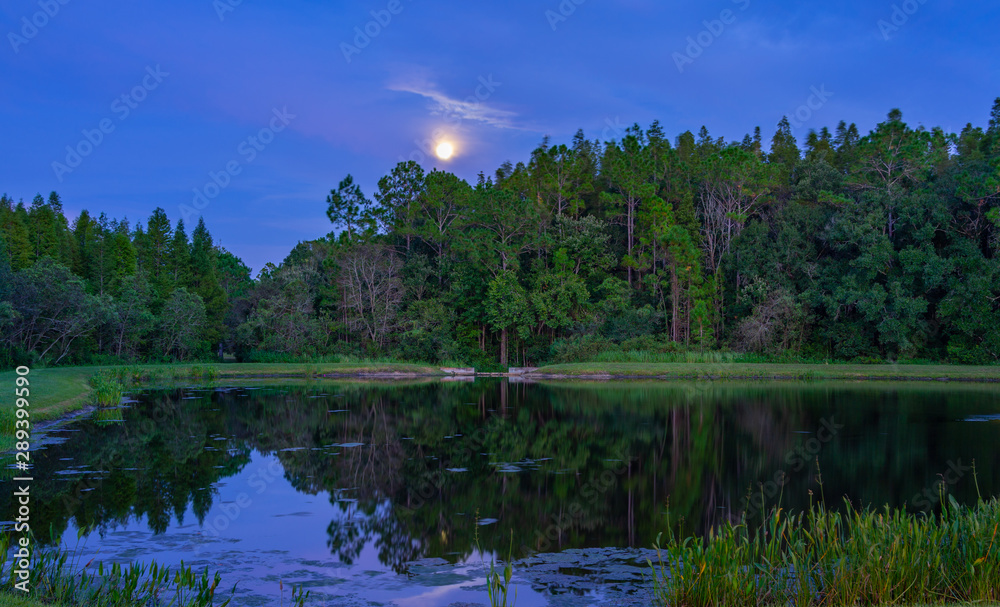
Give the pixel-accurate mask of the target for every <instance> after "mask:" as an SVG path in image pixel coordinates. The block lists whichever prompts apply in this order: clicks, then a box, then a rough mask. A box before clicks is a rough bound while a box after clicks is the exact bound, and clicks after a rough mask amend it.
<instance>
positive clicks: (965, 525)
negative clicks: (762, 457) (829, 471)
mask: <svg viewBox="0 0 1000 607" xmlns="http://www.w3.org/2000/svg"><path fill="white" fill-rule="evenodd" d="M942 497H943V496H942ZM668 526H669V520H668ZM998 528H1000V502H998V500H996V499H993V500H991V501H989V502H984V501H982V500H980V502H979V503H978V504H977V505H976V506H975V507H972V508H964V507H960V506H959V505H958V504H957V503H956V502H955V501H954V498H950V501H949V502H948V503H946V504H945V505H944V506H943V508H942V512H941V514H940V515H924V514H922V513H916V514H914V513H909V512H906V511H905V510H902V509H891V508H888V507H887V508H885V509H884V510H878V511H873V510H857V509H855V508H854V507H853V506H852V505H851V504H850V502H846V504H845V509H844V512H842V513H841V512H832V511H829V510H827V509H826V508H825V507H824V506H822V505H818V506H812V507H810V509H809V510H808V511H807V512H802V513H798V514H788V513H786V512H785V511H784V510H782V509H781V508H775V509H774V510H772V512H771V513H770V515H769V517H768V519H767V520H766V521H765V522H764V524H763V525H762V526H760V527H759V528H756V530H754V531H751V529H750V527H749V526H748V525H747V521H746V519H745V517H744V519H743V520H741V521H740V522H739V523H738V524H733V523H726V524H724V525H723V526H721V527H720V528H719V529H717V530H714V531H712V532H711V533H710V534H709V536H708V537H706V538H703V539H702V538H686V539H681V538H680V537H679V536H678V535H675V534H674V533H673V531H669V532H668V533H667V534H666V536H665V537H664V535H663V534H661V535H660V537H659V538H657V543H656V549H657V553H658V555H659V558H658V561H659V563H658V565H654V564H653V563H652V562H649V566H650V567H651V569H652V572H653V583H654V597H655V599H656V602H657V603H658V604H660V605H685V606H689V607H702V606H705V607H707V606H715V605H796V606H807V605H808V606H813V605H822V606H830V607H834V606H840V605H900V604H914V603H922V604H942V603H955V602H975V603H982V602H996V601H1000V537H998Z"/></svg>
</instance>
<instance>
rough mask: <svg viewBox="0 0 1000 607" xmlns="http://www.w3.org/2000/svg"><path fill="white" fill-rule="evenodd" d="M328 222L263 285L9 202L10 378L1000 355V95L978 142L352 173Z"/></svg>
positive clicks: (722, 148)
mask: <svg viewBox="0 0 1000 607" xmlns="http://www.w3.org/2000/svg"><path fill="white" fill-rule="evenodd" d="M765 147H766V148H767V149H765ZM317 203H318V204H322V201H317ZM326 207H327V215H328V216H329V218H330V221H331V222H332V224H333V228H334V231H333V232H331V233H330V234H329V235H328V236H326V237H325V238H321V239H318V240H314V241H308V242H302V243H300V244H299V245H298V246H296V247H295V248H294V249H293V250H292V251H291V253H290V254H289V255H288V257H287V258H286V259H285V260H284V261H283V262H282V263H281V264H280V265H272V264H268V265H267V266H266V267H265V268H264V269H263V270H262V271H261V272H260V273H259V275H258V276H257V277H256V278H251V276H250V271H249V269H248V268H247V267H246V266H245V265H244V264H243V263H242V262H241V261H240V260H239V259H238V258H237V257H236V256H235V255H233V254H232V253H230V252H228V251H226V250H224V249H223V248H221V247H219V246H217V245H215V244H214V242H213V239H212V236H211V234H210V233H209V231H208V229H207V228H206V226H205V224H204V222H203V221H200V222H199V223H198V225H197V226H196V227H195V228H194V230H193V231H192V232H191V236H190V238H189V237H188V234H187V231H186V230H187V229H188V227H187V226H185V225H184V224H183V222H181V221H178V222H177V223H176V224H172V223H171V221H170V219H169V218H168V217H167V215H166V213H165V212H164V211H163V210H162V209H156V210H155V211H154V212H153V214H152V216H151V217H149V219H148V220H147V221H146V222H145V223H137V224H135V225H130V224H129V223H128V222H127V221H124V220H123V221H116V220H113V219H109V218H107V217H106V216H105V215H103V214H102V215H100V216H98V217H94V216H93V215H91V214H89V213H87V212H83V213H81V214H80V215H79V217H77V218H75V219H74V220H73V222H72V223H70V221H69V220H68V219H67V218H66V216H65V214H64V212H63V209H62V202H61V200H60V198H59V196H58V195H57V194H56V193H52V194H51V195H50V196H49V198H48V199H45V198H43V197H41V196H36V197H35V199H34V200H33V201H32V203H31V204H30V205H26V204H24V203H23V202H18V203H15V202H14V201H13V200H12V199H11V198H9V197H7V196H6V195H5V196H4V197H3V198H2V199H0V337H2V341H0V362H2V364H3V366H10V365H13V364H18V363H22V362H26V361H33V362H43V363H46V364H70V363H74V364H75V363H84V362H114V361H118V360H144V361H160V360H178V359H195V358H215V357H218V356H220V355H223V354H232V355H234V356H235V357H236V358H237V359H239V360H244V361H280V360H295V359H308V358H312V359H315V358H318V357H334V356H345V355H352V356H377V357H392V358H397V359H407V360H420V361H426V362H449V363H463V364H468V365H474V366H478V367H490V366H496V365H497V364H499V365H508V364H509V365H514V364H523V365H536V364H540V363H544V362H552V361H575V360H594V359H601V357H602V356H603V357H605V358H604V359H608V356H614V355H615V354H616V353H618V354H627V353H633V352H635V353H648V354H649V355H650V356H653V357H655V356H657V355H664V356H665V355H669V354H671V353H679V352H688V351H693V350H697V351H703V350H719V349H722V350H731V351H735V352H745V353H748V355H749V354H750V353H753V354H754V355H756V356H759V357H761V358H762V359H763V358H769V359H775V360H792V359H796V360H853V361H905V360H947V361H951V362H956V363H993V362H995V361H997V360H998V357H1000V258H998V256H997V252H998V247H1000V99H998V100H997V101H996V103H995V105H994V106H993V109H992V113H991V115H990V119H989V124H988V127H987V128H986V129H985V130H984V129H983V128H981V127H974V126H972V125H971V124H969V125H967V126H966V127H965V128H964V129H963V130H962V132H961V133H959V134H952V133H946V132H944V131H943V130H942V129H940V128H933V129H930V130H928V129H926V128H924V127H918V128H913V127H911V126H909V125H907V124H906V123H905V122H904V121H903V117H902V113H901V112H900V111H899V110H893V111H891V112H890V113H889V115H888V117H887V119H886V120H885V121H884V122H882V123H880V124H878V125H877V126H876V127H875V128H874V130H872V131H871V132H870V133H868V134H867V135H864V136H862V135H861V134H860V133H859V131H858V128H857V127H856V125H854V124H847V123H845V122H841V123H840V124H839V125H838V126H837V127H836V129H835V130H834V132H830V131H829V130H828V129H826V128H823V129H822V130H820V131H818V132H817V131H812V132H810V133H809V134H808V136H807V137H806V138H805V140H804V141H803V142H799V141H797V140H796V138H795V136H794V135H793V133H792V129H791V125H790V123H789V121H788V120H787V119H783V120H781V122H780V123H779V124H778V128H777V131H776V132H775V133H774V135H773V137H772V138H771V140H770V144H769V145H767V146H765V143H764V141H763V138H762V135H761V130H760V129H759V128H757V129H756V130H755V131H754V133H753V134H752V135H747V136H746V137H744V138H743V140H742V141H739V142H726V141H724V140H723V139H721V138H718V139H716V138H713V137H711V136H710V135H709V131H708V130H707V129H706V128H704V127H702V129H701V130H700V132H699V133H698V134H697V135H695V134H693V133H691V132H685V133H682V134H681V135H679V136H677V137H676V138H675V139H674V141H673V142H671V141H670V139H669V138H668V137H667V136H666V135H665V133H664V130H663V127H662V126H661V125H660V124H659V123H658V122H654V123H653V124H652V125H650V126H649V128H648V129H646V130H643V129H642V128H640V127H639V126H638V125H636V126H633V127H631V128H629V129H628V130H627V131H626V132H625V133H623V134H622V136H621V138H620V140H615V141H611V142H603V143H602V142H599V141H591V140H588V139H587V138H586V137H585V136H584V134H583V132H582V131H581V132H578V133H577V134H576V136H575V137H574V138H573V139H572V141H571V142H569V144H568V145H566V144H558V145H556V144H552V143H551V142H550V141H549V140H548V138H546V139H544V140H543V141H542V143H541V145H540V146H539V147H538V148H537V149H535V150H534V151H533V152H532V153H531V157H530V158H529V159H527V162H519V163H517V164H516V165H514V164H511V163H505V164H504V165H503V166H501V167H500V168H499V169H497V170H496V171H495V173H494V174H493V175H489V176H488V175H486V174H480V175H479V179H478V181H477V183H475V184H469V183H467V182H466V181H464V180H462V179H460V178H458V177H457V176H455V175H454V174H452V173H449V172H444V171H438V170H433V171H431V172H429V173H428V172H425V171H424V170H423V169H422V168H421V166H420V165H418V164H416V163H414V162H401V163H400V164H398V165H397V166H396V167H395V168H393V169H392V171H391V172H390V173H389V174H388V175H386V176H385V177H383V178H382V179H381V180H380V181H379V183H378V189H377V191H376V192H374V193H372V196H371V198H369V197H368V196H366V195H365V194H364V193H363V192H362V190H361V188H360V187H359V186H358V185H357V184H356V183H355V182H354V180H353V179H352V177H351V176H349V175H348V176H347V177H346V178H344V179H343V181H341V182H340V183H339V185H338V187H337V188H336V189H334V190H332V191H331V192H330V195H329V196H328V197H327V199H326Z"/></svg>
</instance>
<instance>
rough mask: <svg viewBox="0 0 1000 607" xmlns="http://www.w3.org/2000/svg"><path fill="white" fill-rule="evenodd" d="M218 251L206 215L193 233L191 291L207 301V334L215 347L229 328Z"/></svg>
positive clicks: (208, 339)
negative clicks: (206, 223)
mask: <svg viewBox="0 0 1000 607" xmlns="http://www.w3.org/2000/svg"><path fill="white" fill-rule="evenodd" d="M218 263H219V262H218V251H217V250H216V248H215V245H214V243H213V242H212V235H211V234H209V232H208V228H207V227H205V219H204V217H202V218H199V219H198V226H197V227H196V228H195V229H194V232H193V233H192V234H191V288H190V291H191V292H192V293H194V294H196V295H198V296H200V297H201V299H202V301H204V302H205V314H206V325H205V332H204V337H205V340H206V341H208V343H210V344H212V346H213V348H214V347H215V346H217V345H220V344H221V342H222V338H223V331H224V330H225V325H224V321H225V319H226V310H227V306H228V301H227V299H226V292H225V291H223V290H222V287H221V286H220V284H219V267H218Z"/></svg>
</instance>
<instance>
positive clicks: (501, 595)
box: [474, 512, 517, 607]
mask: <svg viewBox="0 0 1000 607" xmlns="http://www.w3.org/2000/svg"><path fill="white" fill-rule="evenodd" d="M474 541H475V544H476V548H477V549H478V550H479V552H480V554H482V552H483V549H482V547H481V546H480V545H479V513H478V512H477V513H476V532H475V536H474ZM513 555H514V532H513V531H511V535H510V548H509V550H508V553H507V564H506V565H505V566H504V568H503V576H502V577H501V575H500V573H499V572H498V571H497V569H496V561H495V560H494V559H493V558H492V557H491V558H490V570H489V572H488V573H487V574H486V592H487V594H488V595H489V599H490V607H508V605H509V607H514V604H515V602H516V601H517V589H515V590H514V596H513V598H511V597H510V590H511V585H510V580H511V578H512V577H513V576H514V567H513V565H511V562H512V561H513ZM485 567H486V563H485V562H484V563H483V568H485ZM508 599H509V600H510V602H509V603H508V602H507V601H508Z"/></svg>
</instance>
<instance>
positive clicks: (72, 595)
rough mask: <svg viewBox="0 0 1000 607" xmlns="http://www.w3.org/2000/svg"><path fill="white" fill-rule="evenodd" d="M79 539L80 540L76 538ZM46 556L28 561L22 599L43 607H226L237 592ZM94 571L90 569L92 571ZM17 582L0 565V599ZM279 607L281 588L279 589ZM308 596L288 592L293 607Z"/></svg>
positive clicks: (144, 570) (152, 570)
mask: <svg viewBox="0 0 1000 607" xmlns="http://www.w3.org/2000/svg"><path fill="white" fill-rule="evenodd" d="M81 535H82V534H81ZM10 545H11V538H10V536H9V535H7V534H0V554H4V555H6V554H8V549H9V548H10ZM72 554H73V556H71V553H69V552H66V551H45V552H40V553H36V554H35V555H33V561H32V566H31V569H30V577H29V579H28V587H29V588H30V589H31V591H30V593H29V594H27V595H25V596H27V597H30V598H32V599H35V600H38V601H39V602H42V603H50V602H56V603H60V604H61V605H65V606H67V607H77V606H81V607H82V606H87V607H149V606H154V605H155V606H164V607H167V606H169V607H226V606H227V605H229V604H230V603H231V602H232V600H233V595H235V592H236V586H233V588H232V590H230V591H229V592H228V593H225V592H223V591H222V590H221V588H220V584H221V582H222V576H221V575H219V574H218V573H215V574H209V571H208V569H207V568H206V569H205V570H204V571H202V572H201V573H198V572H196V571H195V570H194V569H193V568H192V567H190V566H188V567H185V566H184V563H183V562H181V564H180V567H179V568H177V569H171V568H169V567H165V566H162V565H159V564H157V563H155V562H151V563H146V564H142V563H132V564H130V565H121V564H118V563H115V564H112V565H110V566H105V565H104V564H103V563H97V564H96V565H94V562H93V560H91V561H90V562H88V563H86V564H85V565H83V566H81V565H80V563H79V561H78V555H79V552H75V553H72ZM92 565H93V566H92ZM18 581H20V580H19V578H17V576H16V575H15V573H14V570H13V568H12V567H11V566H10V563H9V562H8V561H6V560H5V561H4V562H0V593H8V594H9V593H12V592H17V594H18V595H19V596H21V595H22V593H21V591H20V590H17V591H15V586H14V584H15V583H17V582H18ZM280 586H281V591H282V604H284V584H283V583H280ZM308 596H309V593H307V592H304V591H303V589H302V588H298V589H296V588H294V587H293V588H292V597H291V598H292V605H294V606H295V607H304V605H305V601H306V599H307V598H308Z"/></svg>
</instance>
